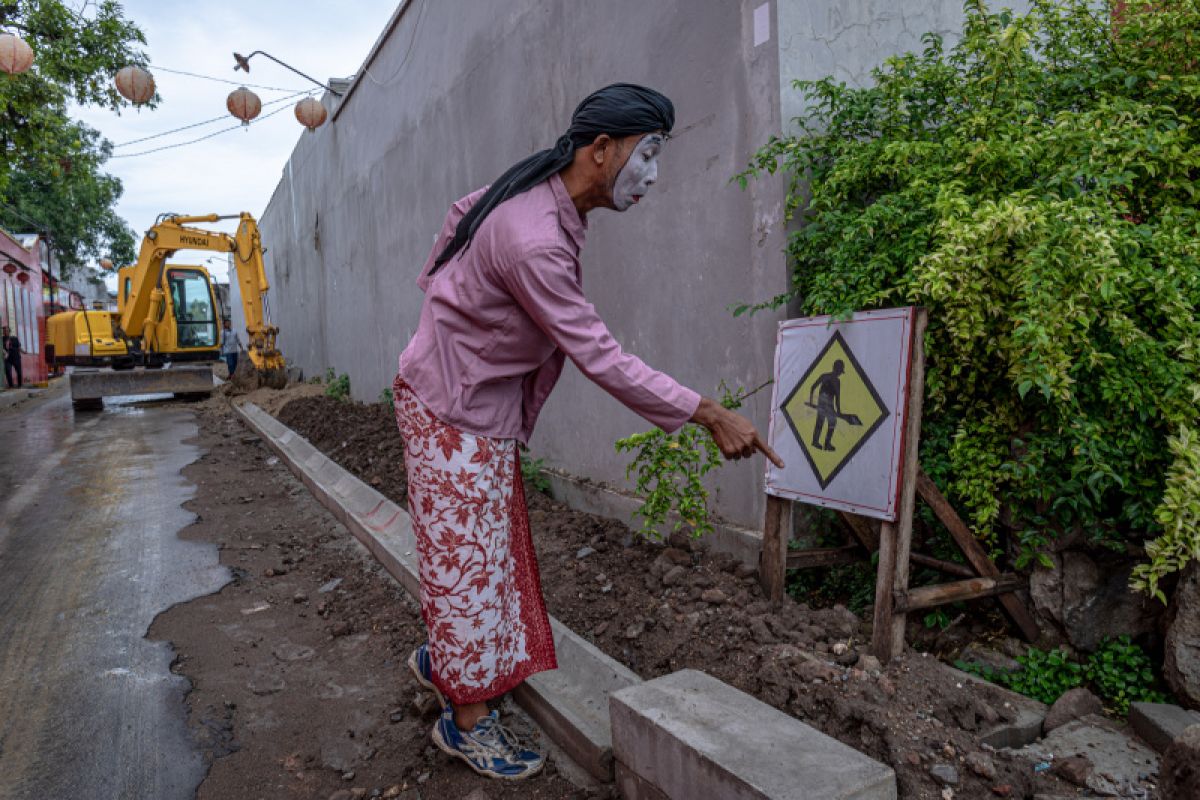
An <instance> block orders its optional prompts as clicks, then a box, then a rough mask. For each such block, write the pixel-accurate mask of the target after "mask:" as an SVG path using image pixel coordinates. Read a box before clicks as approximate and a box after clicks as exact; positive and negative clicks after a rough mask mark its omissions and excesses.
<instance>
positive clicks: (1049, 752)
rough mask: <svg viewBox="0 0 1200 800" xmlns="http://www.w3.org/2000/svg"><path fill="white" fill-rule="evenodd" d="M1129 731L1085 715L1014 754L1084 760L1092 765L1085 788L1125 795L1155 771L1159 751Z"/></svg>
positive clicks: (1035, 758) (1033, 759)
mask: <svg viewBox="0 0 1200 800" xmlns="http://www.w3.org/2000/svg"><path fill="white" fill-rule="evenodd" d="M1130 734H1131V731H1130V730H1129V729H1128V727H1127V726H1124V725H1118V724H1116V723H1114V722H1113V721H1112V720H1110V719H1108V718H1106V717H1102V716H1099V715H1097V714H1088V715H1087V716H1085V717H1080V718H1079V719H1077V720H1074V721H1072V722H1068V723H1067V724H1066V725H1063V726H1062V727H1059V728H1055V729H1054V730H1053V731H1051V732H1050V733H1049V734H1047V735H1046V737H1045V738H1043V739H1042V740H1041V741H1039V742H1037V743H1035V744H1031V745H1028V746H1026V747H1024V748H1022V749H1020V750H1014V751H1013V754H1014V755H1015V756H1016V757H1018V758H1023V759H1026V760H1028V761H1031V762H1034V763H1039V762H1044V761H1049V762H1051V763H1053V762H1055V761H1062V760H1063V759H1066V758H1083V759H1086V760H1087V761H1088V762H1089V763H1090V764H1091V765H1092V769H1091V770H1090V771H1089V774H1088V776H1087V788H1089V789H1091V790H1092V791H1094V792H1096V793H1097V794H1100V795H1102V796H1104V797H1127V796H1131V793H1130V787H1137V786H1139V785H1141V784H1142V783H1144V782H1145V781H1146V780H1147V779H1149V778H1152V777H1153V776H1155V775H1157V774H1158V754H1157V753H1155V752H1154V751H1153V750H1151V749H1150V748H1149V747H1146V746H1145V745H1143V744H1142V743H1141V742H1139V741H1137V740H1136V739H1134V738H1133V736H1131V735H1130ZM1133 796H1136V795H1133Z"/></svg>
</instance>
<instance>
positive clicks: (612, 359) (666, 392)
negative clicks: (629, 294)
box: [500, 247, 783, 467]
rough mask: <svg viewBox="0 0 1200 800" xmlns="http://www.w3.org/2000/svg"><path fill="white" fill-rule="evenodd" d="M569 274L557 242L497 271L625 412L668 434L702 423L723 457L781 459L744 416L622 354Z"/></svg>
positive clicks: (570, 266) (568, 259)
mask: <svg viewBox="0 0 1200 800" xmlns="http://www.w3.org/2000/svg"><path fill="white" fill-rule="evenodd" d="M576 274H577V273H576V261H575V258H574V257H573V256H571V254H569V253H567V252H566V251H565V250H563V249H562V248H558V247H546V248H542V249H539V250H537V251H535V252H534V253H532V254H531V255H530V256H528V257H527V258H526V259H524V260H523V261H522V262H520V263H518V264H515V265H512V266H510V267H507V268H504V269H501V270H500V275H501V280H502V281H504V283H505V286H506V288H508V290H509V292H510V294H512V296H513V298H514V299H515V300H516V301H517V303H518V304H520V306H521V308H523V309H524V310H525V312H526V313H527V314H529V316H530V318H532V319H533V321H534V323H535V324H537V326H538V327H539V328H541V329H542V331H543V332H544V333H545V334H546V335H547V336H549V337H550V340H551V341H553V342H554V343H555V344H556V345H557V346H558V347H559V349H561V350H562V351H563V352H564V353H566V354H567V357H568V358H570V359H571V360H572V361H573V362H575V365H576V366H578V367H579V370H580V371H581V372H582V373H583V374H584V375H586V376H587V377H588V378H589V379H591V380H592V381H594V382H595V383H597V384H598V385H599V386H600V387H601V388H603V389H604V390H605V391H607V392H608V393H609V394H611V395H612V396H613V397H615V398H616V399H617V400H619V401H620V402H622V403H624V404H625V405H626V406H627V407H628V408H630V409H631V410H632V411H634V412H635V413H637V414H639V415H641V416H642V417H643V418H645V419H646V420H647V421H649V422H651V423H653V424H655V425H657V426H658V427H660V428H662V429H663V430H665V431H666V432H667V433H673V432H674V431H676V430H678V429H679V428H680V427H682V426H683V424H684V423H685V422H695V423H697V424H699V425H702V426H704V427H705V428H707V429H708V430H709V432H710V433H711V434H712V437H713V441H714V442H716V444H717V447H719V448H720V450H721V452H722V453H723V454H724V455H725V457H726V458H741V457H742V456H749V455H752V454H753V452H754V450H756V449H757V450H761V451H762V452H763V453H765V454H766V455H767V457H768V458H770V459H771V460H772V461H773V462H775V464H776V465H777V466H779V467H782V466H783V462H782V461H780V460H779V457H778V456H777V455H775V453H774V451H772V450H771V448H770V447H768V446H767V445H766V443H764V442H763V441H762V439H761V438H760V437H759V435H758V432H757V431H755V429H754V425H753V424H751V422H750V421H749V420H747V419H746V418H745V417H742V416H741V415H740V414H736V413H734V412H733V411H730V410H729V409H727V408H724V407H722V406H721V405H720V404H719V403H717V402H716V401H714V400H710V399H709V398H707V397H701V396H700V395H699V394H697V393H696V392H694V391H692V390H691V389H688V388H686V387H684V386H681V385H680V384H679V383H677V382H676V381H675V380H674V379H673V378H671V377H670V376H669V375H666V374H665V373H662V372H658V371H657V370H654V369H651V368H650V367H648V366H647V365H646V364H645V363H644V362H643V361H642V360H641V359H640V358H638V357H637V356H635V355H632V354H630V353H626V352H625V351H624V350H623V349H622V348H621V345H620V344H618V343H617V341H616V339H614V338H613V336H612V334H611V333H610V332H609V330H608V326H606V325H605V324H604V321H603V320H601V319H600V315H599V314H597V313H596V309H595V307H594V306H593V305H592V304H591V303H589V302H588V301H587V299H586V298H585V297H584V295H583V287H582V286H580V284H579V280H578V279H577V278H576Z"/></svg>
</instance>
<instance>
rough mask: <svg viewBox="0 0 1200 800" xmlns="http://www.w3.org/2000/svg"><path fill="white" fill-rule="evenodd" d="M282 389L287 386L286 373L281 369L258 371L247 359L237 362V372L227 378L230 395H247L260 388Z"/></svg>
mask: <svg viewBox="0 0 1200 800" xmlns="http://www.w3.org/2000/svg"><path fill="white" fill-rule="evenodd" d="M264 386H265V387H266V388H268V389H282V388H284V387H285V386H287V372H286V371H285V370H283V369H263V370H260V369H258V368H257V367H255V366H254V364H253V363H252V362H251V361H250V359H248V358H243V359H241V360H239V361H238V365H237V370H236V371H235V372H234V373H233V375H231V376H230V378H229V390H228V391H229V393H230V394H247V393H249V392H253V391H254V390H255V389H258V388H260V387H264Z"/></svg>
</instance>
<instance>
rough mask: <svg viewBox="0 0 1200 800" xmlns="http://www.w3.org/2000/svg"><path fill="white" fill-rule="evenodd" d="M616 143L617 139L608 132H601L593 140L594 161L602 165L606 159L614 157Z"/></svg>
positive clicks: (597, 164)
mask: <svg viewBox="0 0 1200 800" xmlns="http://www.w3.org/2000/svg"><path fill="white" fill-rule="evenodd" d="M616 145H617V141H616V140H615V139H613V138H612V137H611V136H609V135H608V134H607V133H602V134H600V135H599V136H597V137H596V138H595V139H594V140H593V141H592V161H594V162H595V164H596V166H602V165H603V164H604V162H605V161H608V160H609V159H611V158H612V154H613V151H614V150H616Z"/></svg>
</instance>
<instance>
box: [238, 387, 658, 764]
mask: <svg viewBox="0 0 1200 800" xmlns="http://www.w3.org/2000/svg"><path fill="white" fill-rule="evenodd" d="M234 408H235V409H236V410H237V412H238V414H239V415H240V416H241V418H242V419H243V420H244V421H245V422H246V424H247V425H249V426H250V428H251V429H252V430H253V431H255V432H256V433H257V434H258V435H259V436H261V437H262V438H263V440H264V441H265V442H266V443H267V446H268V447H270V448H271V449H272V450H273V451H274V452H275V453H276V454H277V455H278V456H279V458H280V459H281V460H282V461H283V462H284V463H285V464H287V465H288V468H289V469H291V470H292V472H294V473H295V474H296V476H297V477H298V478H300V480H301V481H303V483H304V485H305V486H307V487H308V489H309V491H311V492H312V493H313V495H314V496H315V497H316V498H317V499H318V500H319V501H320V502H321V504H322V505H324V506H325V507H326V508H328V509H329V510H330V511H331V512H332V513H333V515H334V516H335V517H337V519H338V520H339V521H340V522H341V523H342V524H343V525H345V526H346V527H347V528H348V529H349V530H350V532H351V533H353V534H354V536H355V538H357V539H358V540H359V541H360V542H362V543H363V544H364V545H365V546H366V547H367V549H368V550H370V551H371V553H372V555H374V556H375V558H377V559H378V560H379V562H380V563H381V564H383V566H384V568H385V569H387V571H388V572H389V573H391V575H392V576H393V577H394V578H395V579H396V580H398V581H399V582H400V584H401V585H402V586H404V588H405V590H407V591H408V593H409V594H411V595H412V596H413V597H414V598H415V597H418V592H419V588H420V582H419V579H418V577H417V561H416V555H415V552H416V538H415V537H414V535H413V531H412V522H411V520H410V518H409V516H408V513H407V512H406V511H405V510H404V509H402V508H400V506H398V505H396V504H395V503H393V502H392V501H390V500H388V499H387V498H386V497H384V496H383V495H381V494H380V493H379V492H377V491H375V490H374V489H372V488H371V487H370V486H368V485H366V484H365V483H363V482H362V481H360V480H359V479H358V478H356V477H354V476H353V475H351V474H350V473H349V472H347V471H346V470H344V469H342V467H340V466H339V465H338V464H337V463H335V462H334V461H332V460H331V459H329V458H328V457H326V456H325V454H324V453H322V452H321V451H319V450H317V448H315V447H313V446H312V445H311V444H310V443H309V442H308V441H307V440H306V439H304V437H302V436H300V435H299V434H297V433H296V432H295V431H293V430H292V429H291V428H289V427H287V426H286V425H284V424H283V423H282V422H280V421H279V420H277V419H275V417H273V416H271V415H270V414H268V413H267V412H265V411H263V410H262V409H261V408H259V407H258V406H256V405H254V404H253V403H244V404H242V405H240V406H239V405H235V406H234ZM550 624H551V627H552V628H553V630H554V645H555V649H556V650H557V653H558V667H559V668H558V669H557V670H554V671H553V672H543V673H540V674H538V675H534V676H532V677H531V678H529V679H528V680H527V681H525V683H524V684H523V685H522V686H521V687H520V688H519V689H518V690H517V691H516V692H514V697H515V698H516V700H517V702H518V703H520V704H521V706H522V707H523V708H524V709H525V710H526V711H527V712H528V713H529V715H530V716H531V717H533V719H534V720H536V721H537V723H538V724H539V725H541V726H542V729H543V730H544V731H545V732H546V733H547V735H549V736H550V738H551V739H553V740H554V741H555V742H556V743H557V744H558V745H559V746H560V747H562V749H563V750H565V751H566V752H567V754H568V755H569V756H570V757H571V758H573V759H574V760H575V761H576V762H577V763H579V764H580V765H581V766H583V767H584V768H585V769H586V770H587V771H588V772H589V773H590V774H591V775H592V776H593V777H595V778H596V779H598V780H601V781H605V782H610V783H611V782H612V781H613V755H612V729H611V726H610V723H609V704H608V698H609V695H610V694H611V693H613V692H615V691H618V690H620V689H624V688H626V687H628V686H633V685H636V684H640V683H642V680H641V678H639V677H638V676H637V675H635V674H634V673H633V672H631V671H630V670H629V669H627V668H626V667H625V666H624V665H622V664H620V663H618V662H617V661H615V660H613V659H612V658H609V657H608V656H607V655H605V654H604V653H602V652H600V650H598V649H597V648H596V647H594V646H593V645H592V644H591V643H590V642H588V641H586V640H585V639H583V638H581V637H580V636H578V635H577V634H576V633H574V632H573V631H572V630H571V629H570V628H568V627H567V626H566V625H563V624H562V623H561V622H559V621H558V620H557V619H555V618H554V617H551V618H550Z"/></svg>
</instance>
